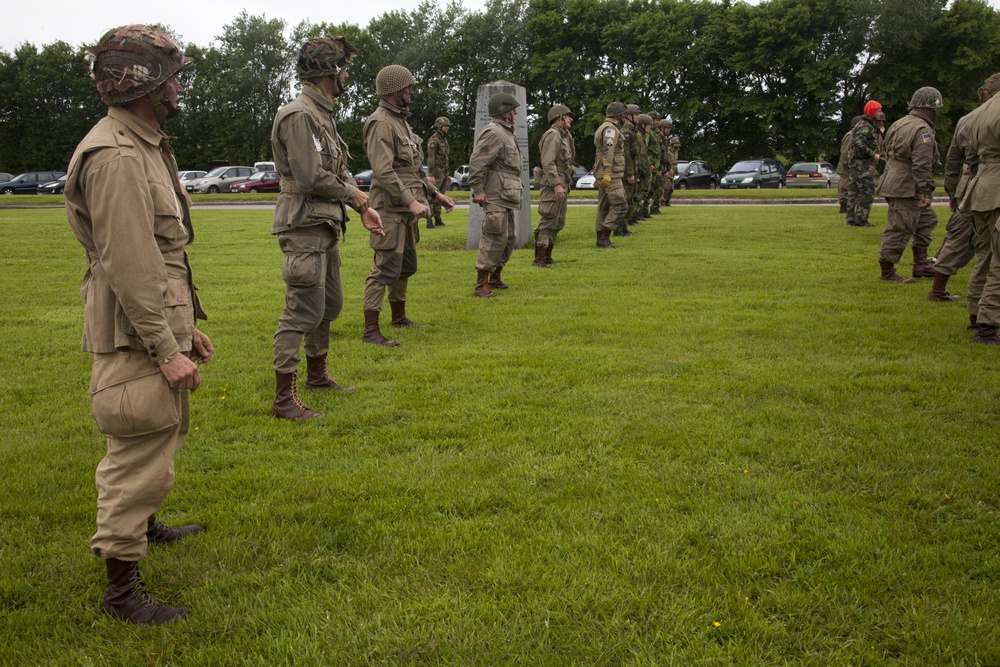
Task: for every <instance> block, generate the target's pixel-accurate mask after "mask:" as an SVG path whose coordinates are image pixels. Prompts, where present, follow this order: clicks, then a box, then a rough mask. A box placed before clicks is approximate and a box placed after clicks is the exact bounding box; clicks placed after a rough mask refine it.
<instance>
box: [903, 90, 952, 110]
mask: <svg viewBox="0 0 1000 667" xmlns="http://www.w3.org/2000/svg"><path fill="white" fill-rule="evenodd" d="M943 106H944V98H942V97H941V93H940V92H939V91H938V89H937V88H933V87H931V86H924V87H923V88H917V90H916V92H914V93H913V97H911V98H910V104H909V107H910V108H911V109H935V110H936V109H940V108H941V107H943Z"/></svg>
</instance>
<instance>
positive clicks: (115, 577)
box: [101, 558, 188, 625]
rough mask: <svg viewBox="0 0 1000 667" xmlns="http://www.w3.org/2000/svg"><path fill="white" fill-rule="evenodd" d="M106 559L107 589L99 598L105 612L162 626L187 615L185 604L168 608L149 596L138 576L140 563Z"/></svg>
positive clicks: (125, 618)
mask: <svg viewBox="0 0 1000 667" xmlns="http://www.w3.org/2000/svg"><path fill="white" fill-rule="evenodd" d="M105 562H106V563H107V567H108V590H107V591H105V592H104V599H103V600H102V601H101V609H103V610H104V613H106V614H108V615H109V616H114V617H115V618H120V619H121V620H123V621H127V622H129V623H137V624H139V625H164V624H166V623H170V622H171V621H174V620H176V619H179V618H184V617H185V616H187V613H188V610H187V608H186V607H168V606H167V605H165V604H163V603H162V602H157V601H156V600H154V599H153V598H151V597H150V596H149V593H147V592H146V587H145V585H144V584H143V583H142V579H141V578H140V577H139V563H137V562H134V561H127V560H118V559H117V558H109V559H107V560H106V561H105Z"/></svg>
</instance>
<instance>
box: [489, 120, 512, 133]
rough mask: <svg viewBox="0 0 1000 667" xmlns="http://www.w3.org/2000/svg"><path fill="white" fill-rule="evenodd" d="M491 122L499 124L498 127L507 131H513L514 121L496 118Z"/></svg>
mask: <svg viewBox="0 0 1000 667" xmlns="http://www.w3.org/2000/svg"><path fill="white" fill-rule="evenodd" d="M493 122H494V123H496V124H497V125H499V126H500V127H502V128H504V129H505V130H507V131H508V132H513V131H514V123H508V122H507V121H505V120H497V119H496V118H494V119H493Z"/></svg>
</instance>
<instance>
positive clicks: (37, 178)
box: [0, 171, 66, 195]
mask: <svg viewBox="0 0 1000 667" xmlns="http://www.w3.org/2000/svg"><path fill="white" fill-rule="evenodd" d="M65 175H66V172H65V171H29V172H27V173H24V174H20V175H18V176H15V177H14V178H12V179H10V180H9V181H7V182H6V183H0V195H33V194H35V193H37V192H38V186H39V185H45V184H46V183H50V182H52V181H58V180H59V179H60V178H61V177H62V176H65Z"/></svg>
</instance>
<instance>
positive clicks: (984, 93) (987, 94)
mask: <svg viewBox="0 0 1000 667" xmlns="http://www.w3.org/2000/svg"><path fill="white" fill-rule="evenodd" d="M997 91H1000V72H997V73H996V74H992V75H990V78H988V79H986V81H985V82H984V83H983V85H982V86H980V88H979V101H980V102H985V101H986V100H988V99H990V98H991V97H993V96H994V95H996V94H997Z"/></svg>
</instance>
